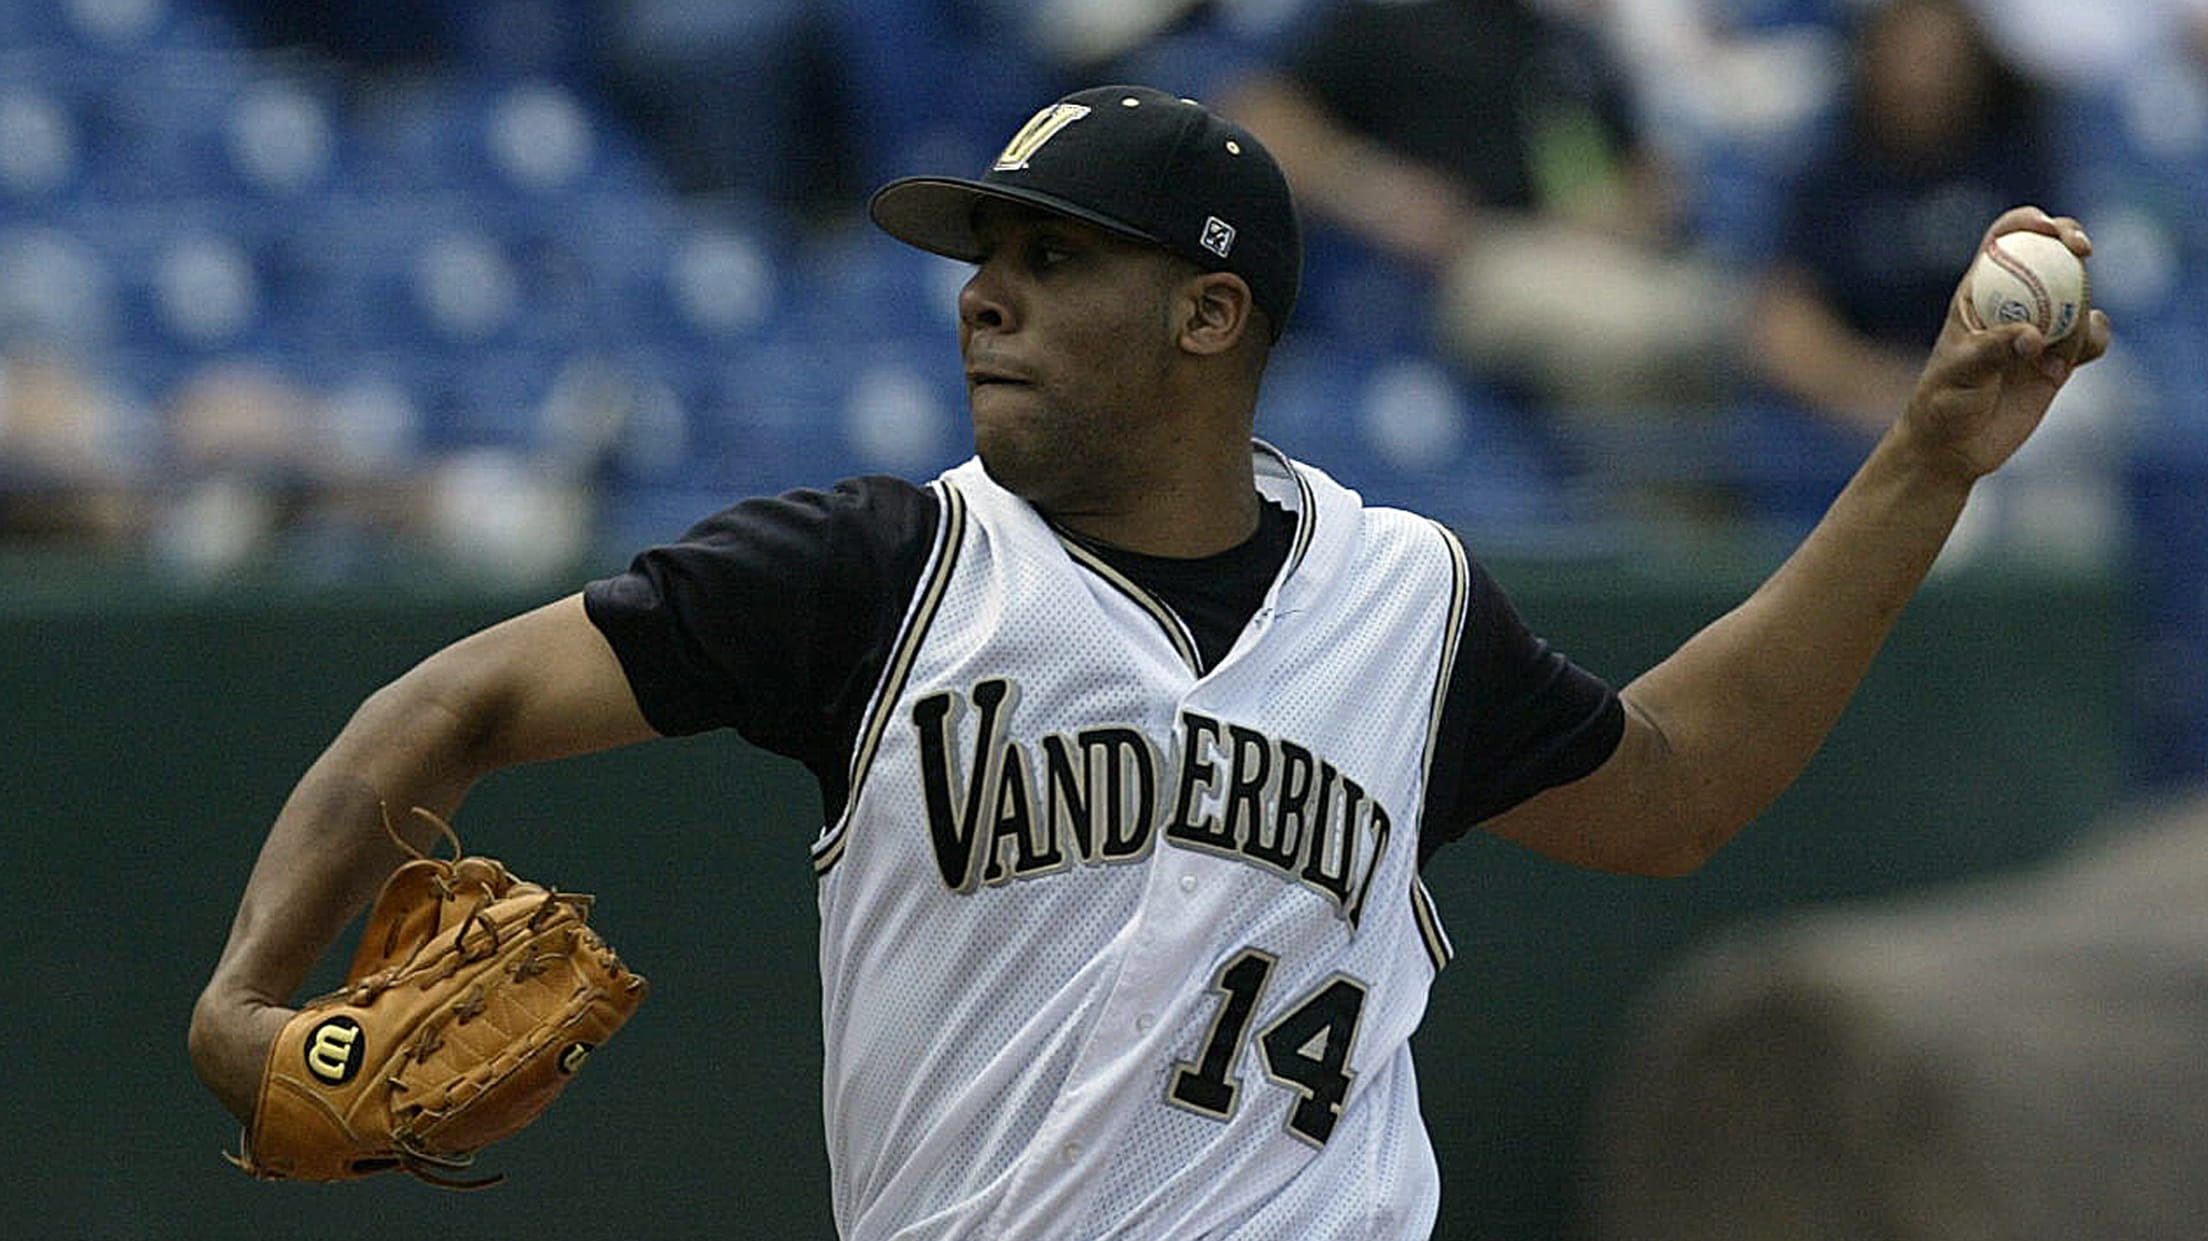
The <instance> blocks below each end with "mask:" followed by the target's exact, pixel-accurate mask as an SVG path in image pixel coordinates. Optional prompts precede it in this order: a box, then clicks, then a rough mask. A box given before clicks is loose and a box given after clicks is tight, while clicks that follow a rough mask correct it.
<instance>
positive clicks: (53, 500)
mask: <svg viewBox="0 0 2208 1241" xmlns="http://www.w3.org/2000/svg"><path fill="white" fill-rule="evenodd" d="M134 422H135V418H134V415H133V411H132V410H130V409H129V408H128V406H127V404H126V403H125V402H124V400H123V399H122V398H121V397H120V395H119V394H117V393H116V392H114V391H113V390H111V389H110V388H109V387H108V386H107V385H105V384H103V383H102V382H101V381H100V379H99V378H98V376H96V375H95V374H94V373H92V372H91V371H90V370H88V369H87V368H85V367H83V366H82V365H80V364H79V363H78V361H77V359H76V358H75V356H73V355H72V354H70V353H69V352H67V351H65V350H63V349H61V348H59V347H56V346H52V345H46V344H38V343H32V342H28V341H19V342H17V343H15V344H13V345H10V346H9V347H8V348H7V350H6V351H5V353H4V354H0V537H5V538H6V539H8V540H9V541H11V542H18V543H27V542H65V543H68V542H80V543H81V542H89V543H94V544H111V543H116V542H119V541H121V540H124V539H126V538H133V537H136V535H137V534H138V532H139V530H140V529H141V528H142V527H143V525H144V514H143V512H142V511H141V506H140V504H139V500H138V486H139V483H140V481H141V479H140V475H141V471H140V470H139V469H138V465H137V454H136V453H135V452H134V451H133V445H132V443H131V440H132V434H131V432H132V426H133V423H134Z"/></svg>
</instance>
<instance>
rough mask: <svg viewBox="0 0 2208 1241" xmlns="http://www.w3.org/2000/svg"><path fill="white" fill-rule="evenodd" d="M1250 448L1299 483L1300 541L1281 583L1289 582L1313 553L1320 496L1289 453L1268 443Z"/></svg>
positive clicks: (1290, 551) (1294, 546) (1257, 442)
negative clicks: (1290, 457) (1275, 464)
mask: <svg viewBox="0 0 2208 1241" xmlns="http://www.w3.org/2000/svg"><path fill="white" fill-rule="evenodd" d="M1250 447H1251V448H1252V450H1254V451H1256V452H1259V453H1262V454H1264V455H1266V456H1268V457H1271V458H1272V459H1273V460H1274V461H1275V462H1277V463H1278V464H1279V466H1280V470H1281V473H1283V474H1285V475H1287V476H1288V477H1289V478H1292V479H1294V480H1295V482H1296V539H1295V542H1294V543H1293V544H1292V545H1291V546H1290V547H1289V549H1288V564H1287V567H1286V568H1284V569H1282V570H1281V574H1280V580H1282V581H1286V580H1287V579H1288V578H1290V577H1292V576H1294V574H1295V572H1296V570H1297V569H1298V568H1300V567H1302V565H1303V554H1304V553H1305V552H1307V551H1310V550H1311V536H1312V529H1313V527H1315V526H1317V525H1318V524H1319V523H1318V508H1319V502H1318V497H1316V496H1314V495H1313V494H1312V493H1311V480H1310V479H1308V478H1305V477H1304V476H1303V471H1302V470H1299V469H1297V468H1296V467H1295V463H1294V462H1292V461H1290V460H1289V459H1288V454H1286V453H1284V452H1282V451H1281V450H1279V449H1278V448H1275V447H1273V446H1272V445H1271V444H1268V443H1266V442H1265V441H1264V440H1251V441H1250Z"/></svg>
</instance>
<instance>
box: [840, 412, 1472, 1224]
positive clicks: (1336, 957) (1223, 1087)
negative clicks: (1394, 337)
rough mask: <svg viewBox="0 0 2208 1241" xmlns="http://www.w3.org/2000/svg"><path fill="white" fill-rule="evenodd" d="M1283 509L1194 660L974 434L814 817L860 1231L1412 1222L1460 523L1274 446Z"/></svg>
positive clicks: (1267, 462) (1433, 1190)
mask: <svg viewBox="0 0 2208 1241" xmlns="http://www.w3.org/2000/svg"><path fill="white" fill-rule="evenodd" d="M1258 473H1259V484H1260V489H1261V490H1262V491H1264V492H1265V493H1266V494H1267V495H1268V496H1269V497H1271V498H1272V499H1274V500H1276V501H1277V502H1279V503H1281V504H1283V505H1285V506H1286V507H1288V508H1289V509H1290V510H1291V511H1293V512H1294V513H1295V514H1296V516H1297V522H1296V542H1295V544H1294V546H1293V548H1292V550H1291V552H1290V554H1289V556H1288V558H1287V561H1286V563H1285V564H1284V565H1283V566H1282V567H1281V569H1280V571H1279V574H1278V576H1277V578H1276V579H1275V581H1274V583H1273V585H1272V588H1271V591H1270V593H1269V594H1267V596H1266V597H1265V599H1264V602H1263V603H1262V605H1261V606H1260V607H1259V609H1258V611H1257V613H1256V615H1255V616H1254V617H1253V618H1252V619H1251V621H1250V623H1249V624H1248V625H1247V626H1246V627H1245V628H1244V630H1243V632H1242V634H1241V636H1240V638H1239V639H1238V640H1237V642H1236V644H1235V645H1234V646H1233V648H1232V649H1231V651H1230V652H1229V653H1228V654H1226V656H1225V657H1224V658H1223V659H1221V660H1219V661H1218V663H1217V666H1216V667H1211V668H1208V669H1205V668H1203V667H1202V661H1201V660H1200V658H1199V657H1198V655H1197V653H1196V649H1195V646H1194V643H1193V642H1192V641H1191V639H1190V637H1189V635H1188V633H1187V632H1186V630H1185V628H1184V627H1183V626H1182V625H1181V623H1180V621H1179V619H1178V618H1177V617H1176V616H1175V615H1174V613H1173V611H1172V610H1171V608H1169V607H1167V606H1166V605H1165V604H1164V603H1162V602H1161V601H1160V600H1159V599H1157V598H1156V597H1154V596H1153V595H1151V594H1149V593H1148V592H1146V591H1145V590H1144V589H1143V588H1142V587H1140V586H1138V585H1136V584H1135V583H1134V582H1132V581H1130V580H1129V579H1128V578H1126V577H1125V576H1123V575H1122V574H1120V573H1118V572H1116V571H1114V570H1113V569H1112V568H1111V567H1110V565H1108V564H1107V563H1105V561H1104V560H1103V559H1101V558H1100V557H1098V556H1096V555H1095V554H1093V553H1091V552H1090V551H1088V550H1087V549H1085V548H1083V547H1082V546H1081V545H1080V544H1079V543H1077V542H1075V541H1073V540H1072V539H1070V538H1068V537H1066V536H1064V535H1062V534H1061V533H1060V532H1059V531H1057V530H1055V529H1054V528H1053V527H1052V526H1051V525H1050V524H1049V523H1048V522H1046V521H1045V520H1044V519H1043V518H1042V517H1041V516H1040V515H1038V514H1037V513H1036V511H1035V510H1034V509H1033V508H1031V507H1030V506H1029V505H1027V504H1026V503H1024V502H1023V501H1021V500H1020V499H1018V498H1017V497H1015V496H1013V495H1011V494H1010V493H1008V492H1006V491H1005V490H1004V489H1003V488H1001V487H999V486H998V485H997V484H995V483H994V482H992V481H991V480H990V479H989V477H988V475H987V474H986V473H985V472H984V471H983V470H982V468H981V467H980V465H979V464H978V463H976V462H969V463H968V464H966V465H964V466H961V467H959V468H957V469H954V470H952V471H950V472H948V473H946V474H945V475H943V476H942V477H941V478H939V479H938V480H936V482H935V483H934V484H933V485H932V486H933V488H934V489H935V492H936V494H937V497H938V499H939V500H940V519H939V528H938V536H937V541H936V545H935V548H934V551H933V553H932V557H931V559H930V560H929V562H928V564H927V566H926V568H925V571H924V573H923V575H922V578H921V583H920V588H919V589H918V590H917V591H915V592H914V594H913V597H912V602H911V604H910V607H909V610H908V611H907V613H906V615H905V617H904V621H903V625H902V629H901V630H900V632H899V633H898V637H897V643H896V646H895V648H894V650H893V651H892V652H891V653H890V656H889V658H888V660H887V663H886V667H885V670H884V672H883V673H882V676H881V678H880V681H879V684H878V685H877V686H876V687H875V689H874V693H873V697H872V699H871V701H870V702H869V704H868V707H867V710H866V713H865V716H864V723H863V727H861V728H860V730H859V733H858V738H857V744H856V745H855V747H854V752H853V754H852V756H851V761H850V770H849V781H850V785H849V797H848V799H847V800H846V801H845V803H844V806H843V813H842V814H841V816H840V817H839V818H838V819H837V820H836V821H835V822H834V823H833V824H831V825H830V826H829V828H828V829H827V830H826V831H825V832H824V833H823V834H822V835H821V837H820V838H819V840H818V841H817V842H816V844H815V846H814V850H813V856H814V864H815V867H816V869H817V871H818V873H819V883H820V892H819V897H820V914H821V940H820V969H821V978H822V988H823V1019H824V1027H825V1035H826V1065H825V1078H824V1089H825V1108H826V1115H827V1133H828V1135H829V1142H830V1146H831V1149H830V1152H829V1158H830V1165H831V1170H832V1181H833V1188H834V1199H835V1200H834V1210H835V1218H836V1222H837V1225H838V1227H839V1229H840V1230H841V1231H842V1233H843V1235H844V1236H845V1237H846V1238H847V1239H849V1241H893V1239H894V1241H950V1239H952V1238H961V1239H964V1238H974V1239H979V1238H992V1239H994V1238H1003V1239H1006V1241H1014V1239H1016V1241H1041V1239H1045V1238H1068V1239H1075V1238H1078V1239H1080V1241H1095V1239H1097V1238H1107V1237H1113V1238H1175V1239H1188V1238H1212V1239H1225V1238H1236V1239H1239V1241H1267V1239H1277V1241H1290V1239H1294V1241H1317V1239H1324V1238H1343V1239H1347V1238H1356V1239H1358V1241H1374V1239H1383V1238H1425V1237H1426V1236H1427V1235H1428V1234H1429V1232H1430V1230H1431V1228H1432V1224H1433V1219H1434V1215H1435V1210H1436V1204H1437V1199H1438V1187H1439V1181H1438V1176H1437V1172H1436V1168H1435V1164H1434V1158H1433V1153H1432V1149H1431V1146H1430V1144H1429V1142H1428V1140H1427V1136H1426V1133H1425V1130H1424V1128H1423V1125H1422V1123H1421V1121H1420V1118H1419V1111H1418V1091H1417V1086H1416V1082H1415V1079H1414V1075H1413V1072H1412V1066H1411V1052H1410V1038H1411V1034H1412V1031H1413V1030H1414V1029H1416V1027H1417V1026H1418V1023H1419V1019H1420V1017H1421V1015H1422V1014H1423V1012H1424V1010H1425V1005H1426V994H1427V990H1428V987H1429V985H1430V983H1431V982H1432V979H1433V976H1434V972H1435V970H1436V969H1437V968H1439V966H1440V964H1441V963H1442V962H1443V961H1444V960H1445V959H1446V956H1447V952H1448V948H1447V943H1446V940H1445V938H1444V936H1443V934H1442V930H1441V927H1440V925H1439V923H1438V921H1437V919H1436V917H1435V914H1434V910H1433V908H1432V906H1431V904H1430V903H1429V901H1428V899H1427V896H1426V893H1425V891H1424V889H1423V888H1422V886H1421V885H1420V882H1419V879H1418V869H1417V867H1418V852H1419V850H1418V841H1419V828H1420V824H1419V816H1420V813H1421V805H1422V802H1423V799H1424V792H1425V781H1426V778H1427V771H1428V766H1429V762H1430V759H1431V754H1432V748H1433V744H1434V736H1435V730H1436V725H1437V719H1438V717H1439V714H1440V709H1441V700H1442V694H1443V690H1444V687H1445V686H1446V683H1447V681H1448V679H1449V672H1450V666H1451V661H1452V659H1453V658H1454V655H1455V648H1456V643H1457V638H1458V635H1459V633H1460V629H1461V625H1462V620H1463V614H1464V608H1465V606H1466V595H1467V580H1468V577H1467V573H1468V571H1467V562H1466V558H1465V555H1464V552H1463V550H1462V549H1461V547H1460V546H1459V545H1458V543H1457V540H1456V538H1455V536H1454V535H1452V534H1451V533H1450V532H1449V531H1447V530H1446V529H1444V528H1443V527H1441V526H1439V525H1437V524H1435V523H1433V522H1430V521H1428V520H1426V519H1423V518H1420V517H1416V516H1413V515H1410V514H1407V513H1403V512H1399V511H1395V510H1390V509H1380V508H1367V507H1365V506H1364V505H1363V504H1362V503H1361V502H1360V501H1359V499H1358V497H1357V496H1356V494H1355V493H1353V492H1351V491H1348V490H1346V489H1344V488H1342V487H1340V486H1338V485H1337V484H1335V483H1334V482H1333V481H1332V480H1330V479H1328V478H1326V477H1325V476H1324V475H1323V474H1321V473H1319V472H1317V471H1315V470H1313V469H1311V468H1309V467H1306V466H1302V465H1300V464H1295V463H1291V462H1289V461H1287V460H1286V459H1285V458H1282V457H1279V456H1278V455H1277V454H1274V453H1272V452H1271V451H1270V450H1262V451H1260V452H1259V453H1258Z"/></svg>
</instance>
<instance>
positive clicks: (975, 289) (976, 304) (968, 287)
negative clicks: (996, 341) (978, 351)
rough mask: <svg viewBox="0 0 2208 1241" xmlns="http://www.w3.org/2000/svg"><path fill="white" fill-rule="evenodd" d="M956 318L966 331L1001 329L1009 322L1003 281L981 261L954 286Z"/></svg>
mask: <svg viewBox="0 0 2208 1241" xmlns="http://www.w3.org/2000/svg"><path fill="white" fill-rule="evenodd" d="M958 322H959V325H960V326H961V327H964V328H965V329H966V330H967V331H969V332H978V331H991V332H1001V331H1004V330H1005V329H1007V328H1009V327H1010V326H1011V325H1012V302H1011V298H1010V297H1009V296H1007V294H1006V292H1005V290H1004V287H1003V283H1002V282H1001V281H1000V280H999V279H998V278H997V277H996V276H995V275H994V274H993V273H992V270H991V265H990V264H988V263H983V264H982V265H981V266H979V267H977V268H975V269H974V274H973V275H972V276H970V277H968V278H967V280H966V283H965V284H964V285H962V286H960V288H959V290H958Z"/></svg>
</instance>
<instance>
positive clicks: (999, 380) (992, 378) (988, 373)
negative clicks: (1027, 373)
mask: <svg viewBox="0 0 2208 1241" xmlns="http://www.w3.org/2000/svg"><path fill="white" fill-rule="evenodd" d="M1027 382H1028V380H1027V379H1026V378H1025V377H1023V376H1020V375H1016V374H1013V373H1012V372H1010V371H1005V370H999V369H997V368H995V367H986V366H975V367H968V368H967V370H966V387H967V390H968V391H978V390H979V389H982V388H993V387H1002V386H1005V385H1008V384H1025V383H1027Z"/></svg>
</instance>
